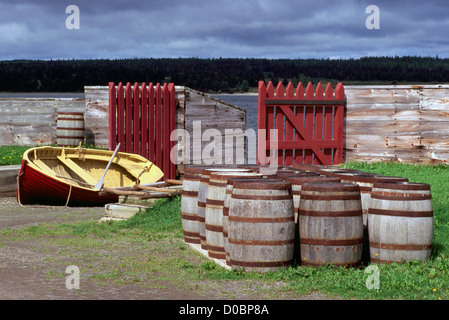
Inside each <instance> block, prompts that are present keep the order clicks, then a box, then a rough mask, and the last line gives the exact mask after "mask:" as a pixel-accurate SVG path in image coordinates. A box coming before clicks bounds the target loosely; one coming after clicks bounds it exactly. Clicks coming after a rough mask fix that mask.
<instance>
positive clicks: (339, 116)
mask: <svg viewBox="0 0 449 320" xmlns="http://www.w3.org/2000/svg"><path fill="white" fill-rule="evenodd" d="M344 97H345V89H344V87H343V84H342V83H341V82H340V83H338V84H337V86H336V88H335V100H340V99H344ZM343 123H344V106H342V105H339V106H337V110H336V112H335V125H334V128H335V133H334V139H335V140H336V141H337V142H338V146H339V147H338V148H337V150H336V151H335V161H336V163H341V162H342V161H343V143H344V141H343V139H344V137H343V130H344V128H343ZM340 146H341V147H340Z"/></svg>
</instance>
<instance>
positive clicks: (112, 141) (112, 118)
mask: <svg viewBox="0 0 449 320" xmlns="http://www.w3.org/2000/svg"><path fill="white" fill-rule="evenodd" d="M116 146H117V92H116V90H115V84H114V82H109V148H111V150H115V147H116Z"/></svg>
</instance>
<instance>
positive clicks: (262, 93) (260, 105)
mask: <svg viewBox="0 0 449 320" xmlns="http://www.w3.org/2000/svg"><path fill="white" fill-rule="evenodd" d="M258 90H259V95H258V98H257V128H265V129H266V128H267V108H266V106H265V99H266V97H267V88H266V86H265V82H264V81H259V85H258ZM259 148H261V143H260V141H259V139H257V150H258V151H257V163H258V164H265V159H260V158H259ZM263 154H266V151H264V153H263Z"/></svg>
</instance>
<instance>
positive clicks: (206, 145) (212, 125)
mask: <svg viewBox="0 0 449 320" xmlns="http://www.w3.org/2000/svg"><path fill="white" fill-rule="evenodd" d="M186 94H187V97H186V110H185V129H186V130H187V132H189V135H190V163H198V162H199V161H198V158H201V159H200V160H201V163H206V164H210V163H212V162H215V163H222V164H235V163H244V161H245V159H244V154H241V153H239V151H240V150H246V149H245V137H246V136H245V131H246V110H244V109H242V108H239V107H236V106H233V105H231V104H228V103H226V102H224V101H221V100H219V99H216V98H214V97H211V96H210V95H207V94H204V93H202V92H199V91H196V90H193V89H190V88H187V90H186ZM194 127H196V128H198V129H199V128H201V135H196V134H194ZM198 129H197V130H198ZM209 129H210V130H209ZM207 130H209V131H207ZM198 131H199V130H198ZM184 139H185V138H184ZM219 144H221V148H220V149H221V150H222V152H221V155H220V154H219V153H218V152H217V153H215V151H214V147H215V146H217V148H216V149H215V150H218V149H219V147H218V145H219Z"/></svg>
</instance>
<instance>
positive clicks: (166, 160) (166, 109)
mask: <svg viewBox="0 0 449 320" xmlns="http://www.w3.org/2000/svg"><path fill="white" fill-rule="evenodd" d="M162 103H163V107H162V111H163V112H162V117H163V119H162V121H163V128H164V129H167V130H170V94H169V91H168V86H167V84H166V83H164V85H163V87H162ZM169 132H171V131H169ZM162 143H163V144H162V146H163V147H162V151H163V154H162V171H163V172H164V176H165V177H168V176H169V175H170V134H166V132H164V133H163V134H162Z"/></svg>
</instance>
